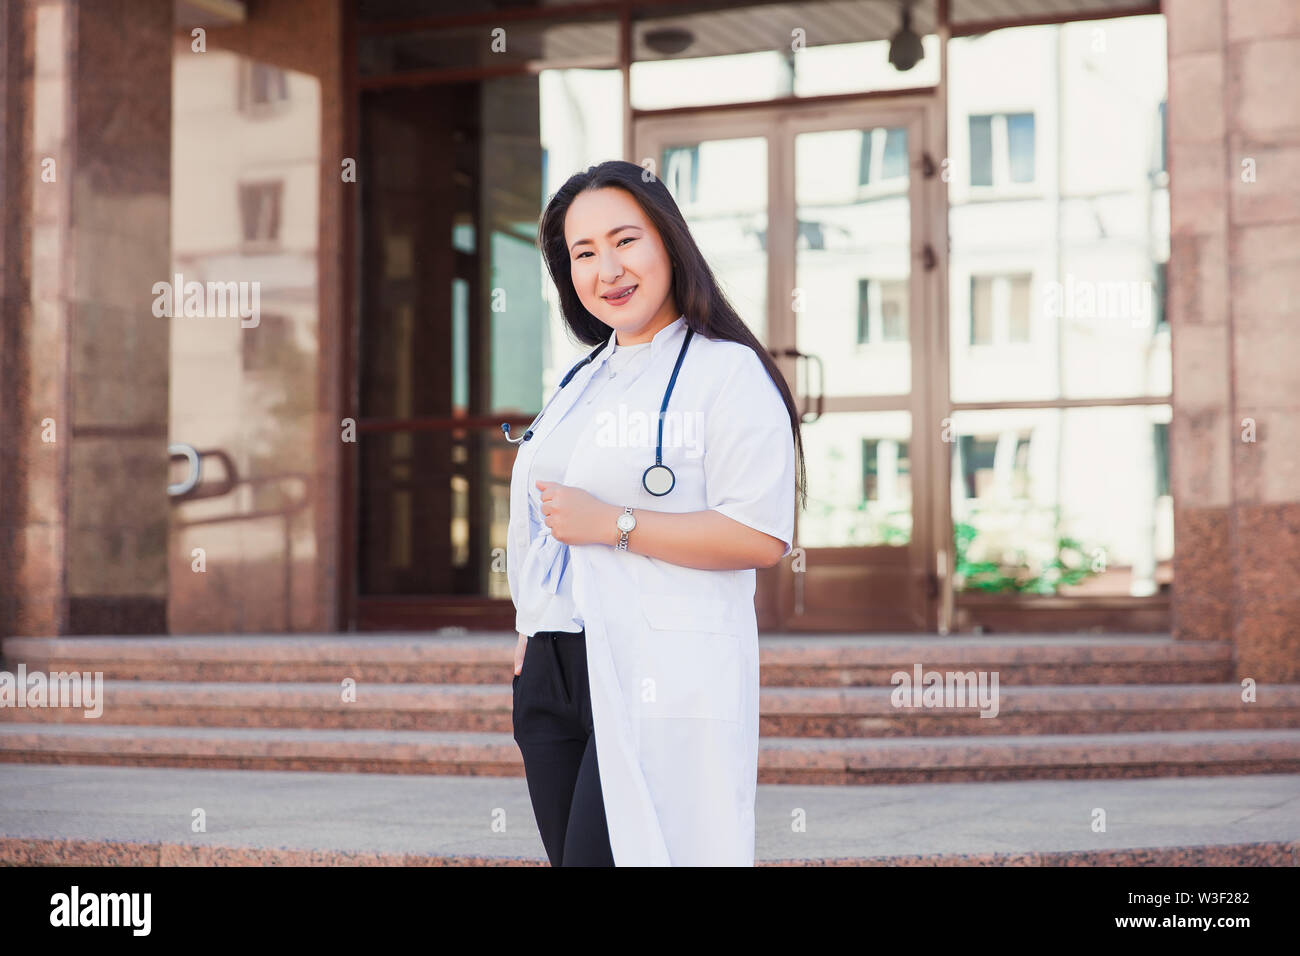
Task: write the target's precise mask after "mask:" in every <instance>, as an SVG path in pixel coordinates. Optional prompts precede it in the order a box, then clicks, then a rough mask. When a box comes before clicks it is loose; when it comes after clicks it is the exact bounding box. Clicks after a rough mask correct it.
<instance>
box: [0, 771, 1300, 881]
mask: <svg viewBox="0 0 1300 956" xmlns="http://www.w3.org/2000/svg"><path fill="white" fill-rule="evenodd" d="M199 807H201V808H203V810H204V812H205V820H206V825H207V832H200V833H195V832H193V830H192V826H191V823H192V820H193V819H194V816H193V813H194V809H195V808H199ZM1097 808H1101V809H1103V810H1104V811H1105V820H1104V823H1105V825H1104V827H1099V826H1097V821H1098V815H1097V812H1096V811H1097ZM754 809H755V855H756V857H757V861H758V863H759V864H760V865H773V866H779V865H793V866H809V865H832V866H852V865H864V864H866V865H899V866H914V865H921V866H927V865H941V864H957V865H1008V864H1011V865H1030V866H1033V865H1058V866H1059V865H1066V866H1151V865H1157V866H1179V865H1184V866H1185V865H1192V866H1197V865H1213V866H1295V865H1297V863H1300V812H1297V811H1298V810H1300V775H1294V774H1255V775H1247V776H1233V777H1222V776H1220V777H1209V776H1207V777H1180V778H1177V779H1174V778H1168V779H1146V780H1045V781H1012V782H1004V783H945V784H916V785H914V786H910V787H908V788H907V791H906V797H905V798H901V795H900V793H899V790H898V788H897V787H878V786H870V785H867V786H860V787H801V786H788V785H779V784H762V785H760V786H759V787H758V792H757V795H756V799H755V808H754ZM796 813H797V814H798V818H799V819H801V820H802V821H804V822H806V825H805V826H802V827H796V826H794V825H793V823H792V820H794V819H796ZM545 863H546V857H545V853H544V851H543V849H542V843H541V838H540V837H539V836H538V833H537V827H536V825H535V823H534V820H533V813H532V806H531V803H530V801H529V797H528V790H527V784H526V782H525V781H524V780H523V779H521V778H517V777H470V776H433V775H389V774H377V773H330V774H324V773H311V772H299V773H287V772H277V771H259V770H191V769H181V768H164V767H97V766H37V765H25V766H19V765H10V766H8V767H6V768H4V771H3V772H2V773H0V865H3V864H9V865H23V866H47V865H60V864H62V865H69V864H71V865H93V866H105V865H112V866H140V865H143V866H156V865H164V866H170V865H203V866H211V865H226V866H229V865H272V864H274V865H314V866H356V865H411V866H429V865H434V866H436V865H448V864H462V865H463V864H469V865H523V866H536V865H545Z"/></svg>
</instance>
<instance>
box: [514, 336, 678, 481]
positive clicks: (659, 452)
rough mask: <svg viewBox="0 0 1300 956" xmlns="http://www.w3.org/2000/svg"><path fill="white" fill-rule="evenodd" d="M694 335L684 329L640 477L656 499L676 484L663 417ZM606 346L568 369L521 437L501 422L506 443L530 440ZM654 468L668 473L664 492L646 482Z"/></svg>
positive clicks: (601, 345) (599, 346) (597, 348)
mask: <svg viewBox="0 0 1300 956" xmlns="http://www.w3.org/2000/svg"><path fill="white" fill-rule="evenodd" d="M694 334H695V330H694V329H692V328H689V327H688V328H687V329H686V338H685V340H684V341H683V342H682V347H681V349H680V350H678V352H677V363H676V364H675V365H674V366H673V374H672V376H671V377H670V378H669V379H668V388H667V389H665V391H664V400H663V403H662V404H661V405H660V406H659V433H658V438H657V440H656V442H655V463H654V464H653V465H651V466H650V467H649V468H647V469H646V470H645V474H643V475H642V476H641V484H642V486H643V487H644V488H645V490H646V491H648V492H650V494H652V495H655V496H656V497H662V496H663V495H666V494H668V492H669V491H672V489H673V487H674V486H675V485H676V484H677V476H676V475H674V474H673V471H672V469H671V468H669V467H668V466H667V465H665V464H664V463H663V461H664V415H665V414H666V413H667V411H668V400H669V399H670V398H671V397H672V394H673V386H674V385H676V384H677V373H678V372H680V371H681V369H682V360H683V359H685V358H686V349H687V347H688V346H689V345H690V344H691V336H692V335H694ZM607 344H608V343H604V342H603V343H601V344H600V345H598V346H596V347H595V348H594V349H592V351H591V352H590V353H588V355H587V356H586V358H584V359H582V360H581V361H579V362H578V364H577V365H575V366H573V368H571V369H569V372H568V374H567V375H565V376H564V378H563V379H561V381H560V387H559V388H557V389H556V390H555V394H554V395H552V396H551V397H550V398H549V399H547V400H546V404H545V405H543V406H542V410H541V411H540V412H538V413H537V417H536V418H534V419H533V421H532V424H530V425H529V426H528V429H527V430H526V431H525V432H524V433H523V435H522V436H521V437H519V438H511V437H510V424H509V422H502V424H501V431H503V432H504V433H505V436H506V441H508V442H510V443H511V444H512V445H518V444H521V443H522V442H526V441H528V440H529V439H530V438H532V437H533V429H535V428H536V427H537V423H538V422H539V421H541V420H542V416H543V415H545V414H546V410H547V409H548V408H550V407H551V402H553V401H555V400H556V399H557V398H558V397H559V395H560V392H562V391H563V390H564V386H566V385H568V384H569V382H570V381H572V380H573V376H575V375H577V374H578V369H580V368H582V367H583V366H584V365H586V364H587V363H589V362H591V361H592V360H594V359H595V358H596V356H597V355H598V354H600V351H601V350H602V349H603V348H604V347H605V345H607ZM655 468H662V469H664V470H665V471H666V472H668V476H669V481H670V484H669V486H668V488H667V490H665V491H652V490H651V489H650V486H649V483H648V481H647V476H648V475H649V474H650V472H651V471H652V470H653V469H655Z"/></svg>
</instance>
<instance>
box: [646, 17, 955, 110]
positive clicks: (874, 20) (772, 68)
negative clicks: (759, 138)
mask: <svg viewBox="0 0 1300 956" xmlns="http://www.w3.org/2000/svg"><path fill="white" fill-rule="evenodd" d="M719 6H722V5H719V4H714V3H702V4H700V7H699V8H698V9H691V8H689V7H688V8H685V9H682V8H676V9H673V10H671V12H670V13H667V14H664V15H659V16H651V17H646V18H644V19H637V20H636V21H635V22H634V23H633V25H632V35H633V40H632V60H633V62H632V75H631V79H632V90H631V98H632V106H633V108H634V109H667V108H670V107H676V106H705V105H715V104H719V103H733V102H749V101H755V100H768V99H773V98H776V97H786V96H820V95H824V94H829V93H856V92H867V91H871V90H894V89H905V88H919V87H929V86H934V85H935V84H937V83H938V82H939V45H938V37H937V36H935V35H934V21H935V0H918V2H916V3H914V4H913V5H912V20H911V30H912V32H913V33H915V34H916V35H917V37H918V39H919V42H920V52H921V54H922V55H921V57H920V59H918V60H916V61H915V63H914V64H911V65H909V66H908V68H907V69H899V68H898V67H895V66H894V65H893V64H891V63H890V41H891V38H892V37H894V36H895V35H896V34H897V33H899V31H900V28H901V26H902V18H901V13H900V11H899V8H898V6H897V5H896V4H892V3H891V4H884V3H862V2H854V3H845V2H844V0H821V2H806V3H797V4H796V3H767V4H755V5H750V6H746V5H742V4H736V5H734V6H724V7H723V8H722V9H717V7H719ZM901 49H902V47H901V45H900V52H901ZM899 62H900V65H901V62H902V61H899Z"/></svg>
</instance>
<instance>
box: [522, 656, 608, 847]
mask: <svg viewBox="0 0 1300 956" xmlns="http://www.w3.org/2000/svg"><path fill="white" fill-rule="evenodd" d="M513 685H514V713H513V721H514V736H515V743H517V744H518V745H519V752H520V753H521V754H523V757H524V773H525V775H526V776H527V778H528V796H529V798H530V799H531V800H532V803H533V816H534V817H535V818H536V819H537V829H538V830H539V831H541V834H542V843H543V844H544V845H545V847H546V855H547V857H549V858H550V861H551V866H613V865H614V853H613V851H612V850H611V849H610V845H609V830H608V829H607V826H606V823H605V801H604V798H603V796H602V795H601V791H600V771H599V767H598V764H597V763H596V734H595V725H594V723H593V722H592V719H591V689H590V688H589V687H588V685H587V641H586V632H585V631H579V632H577V633H572V632H569V631H538V632H537V633H536V634H534V635H532V636H531V637H529V638H528V643H527V644H526V645H525V648H524V663H523V667H522V668H521V669H520V671H519V673H518V674H516V675H515V678H514V681H513Z"/></svg>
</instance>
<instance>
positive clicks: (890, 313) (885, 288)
mask: <svg viewBox="0 0 1300 956" xmlns="http://www.w3.org/2000/svg"><path fill="white" fill-rule="evenodd" d="M907 339H908V331H907V280H906V279H859V280H858V344H859V345H868V344H871V343H873V342H906V341H907Z"/></svg>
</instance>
